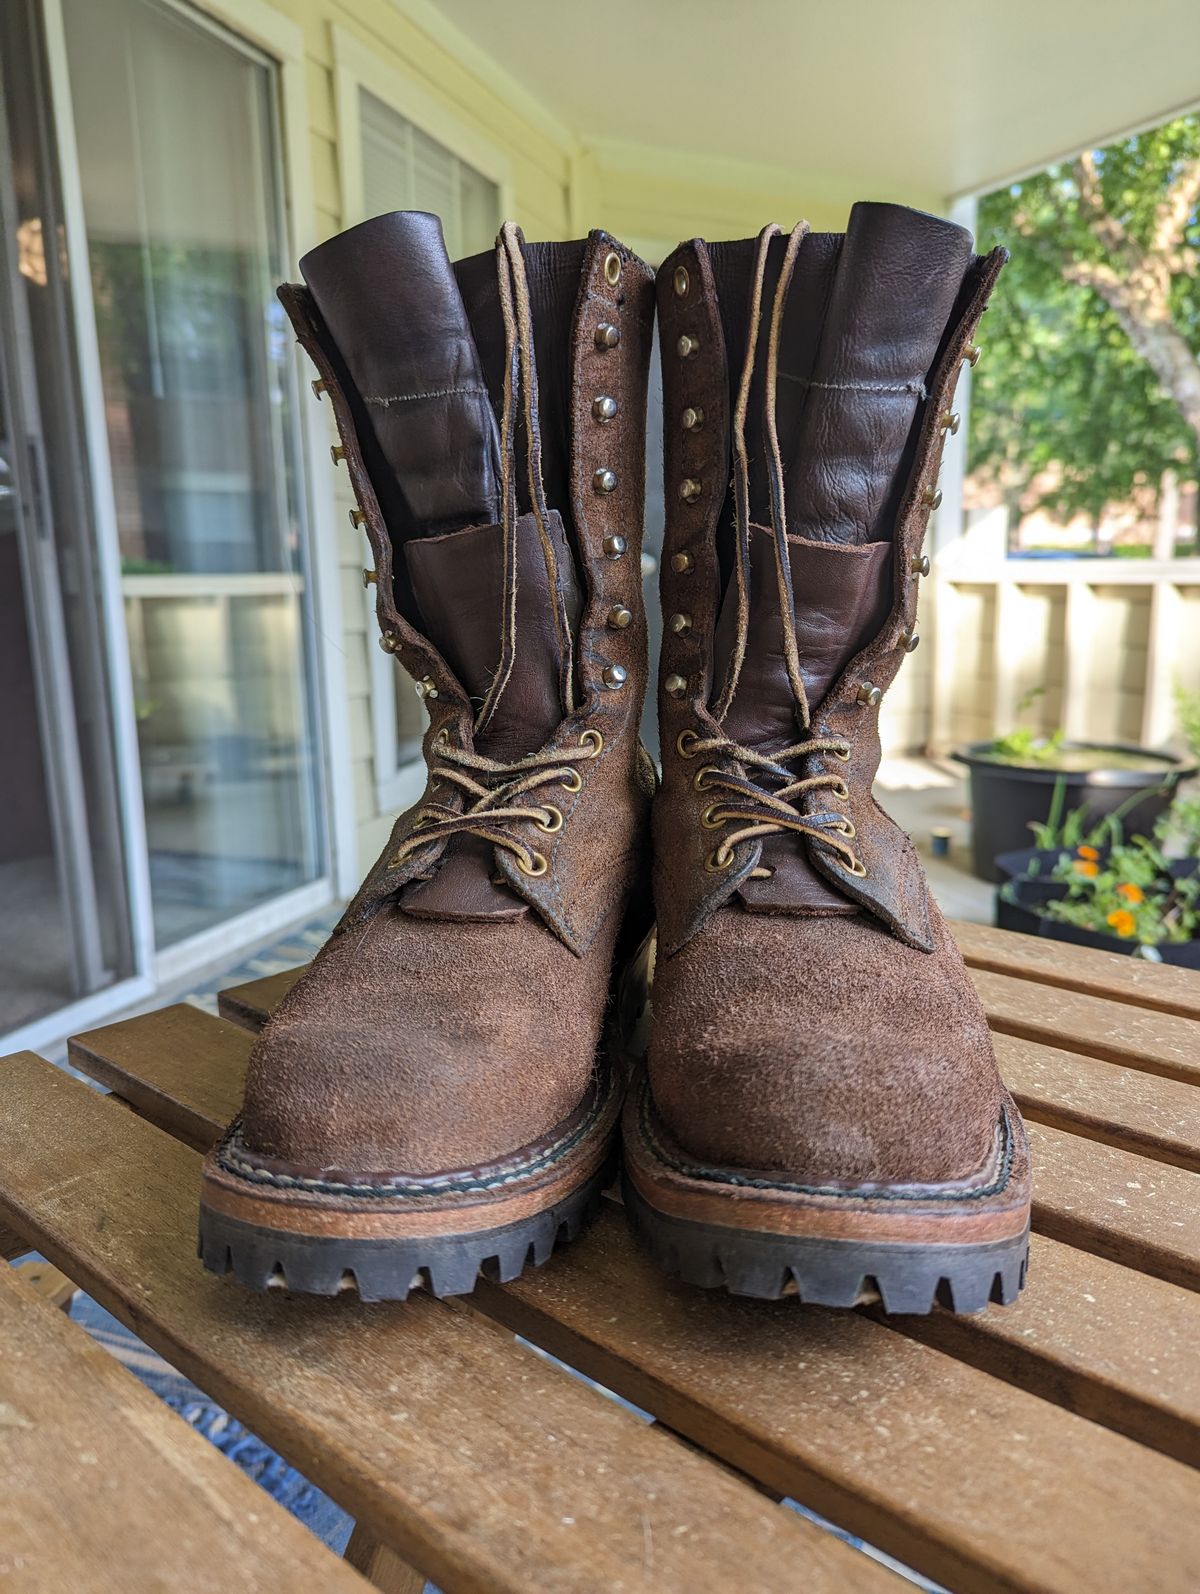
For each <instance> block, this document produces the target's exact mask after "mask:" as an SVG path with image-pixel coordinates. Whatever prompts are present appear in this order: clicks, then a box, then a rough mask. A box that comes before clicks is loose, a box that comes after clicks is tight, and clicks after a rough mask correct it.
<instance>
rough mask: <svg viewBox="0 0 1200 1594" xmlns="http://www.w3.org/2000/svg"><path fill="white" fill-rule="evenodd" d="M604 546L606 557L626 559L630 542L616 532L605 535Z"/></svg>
mask: <svg viewBox="0 0 1200 1594" xmlns="http://www.w3.org/2000/svg"><path fill="white" fill-rule="evenodd" d="M603 546H604V557H605V558H606V559H624V557H625V550H626V549H627V548H628V547H629V544H628V543H627V542H626V541H625V539H624V537H620V536H618V535H617V534H616V533H615V532H614V533H613V535H612V536H611V537H605V539H604V545H603Z"/></svg>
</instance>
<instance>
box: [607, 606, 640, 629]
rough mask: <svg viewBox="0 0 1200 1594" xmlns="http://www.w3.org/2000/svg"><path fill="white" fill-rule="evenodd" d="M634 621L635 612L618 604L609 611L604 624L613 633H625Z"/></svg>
mask: <svg viewBox="0 0 1200 1594" xmlns="http://www.w3.org/2000/svg"><path fill="white" fill-rule="evenodd" d="M632 619H633V610H632V609H627V608H626V607H625V605H624V604H623V603H618V604H615V605H614V607H613V608H611V609H610V610H609V611H608V614H607V615H606V616H605V621H604V623H605V624H606V625H607V626H608V627H609V628H610V629H611V630H613V631H624V629H625V627H626V626H627V625H629V623H630V622H631V621H632Z"/></svg>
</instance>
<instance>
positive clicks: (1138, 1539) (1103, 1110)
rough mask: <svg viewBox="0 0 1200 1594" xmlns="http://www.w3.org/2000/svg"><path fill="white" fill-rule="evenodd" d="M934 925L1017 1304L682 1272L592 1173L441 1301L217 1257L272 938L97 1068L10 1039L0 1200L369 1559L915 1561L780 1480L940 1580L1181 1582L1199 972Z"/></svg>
mask: <svg viewBox="0 0 1200 1594" xmlns="http://www.w3.org/2000/svg"><path fill="white" fill-rule="evenodd" d="M956 933H957V934H958V936H959V940H960V944H961V945H962V947H963V950H964V953H965V955H966V957H967V960H968V963H969V964H970V965H971V967H972V970H973V973H974V976H975V978H976V980H977V982H978V985H979V989H980V991H981V993H982V995H983V998H984V1002H985V1006H986V1007H987V1010H988V1013H989V1018H990V1021H991V1023H992V1025H993V1028H994V1030H995V1032H996V1040H997V1049H998V1052H999V1055H1000V1060H1001V1066H1002V1069H1003V1071H1004V1073H1005V1075H1006V1078H1007V1079H1008V1080H1009V1083H1010V1084H1011V1086H1012V1088H1013V1090H1014V1092H1015V1094H1016V1095H1017V1097H1018V1099H1019V1100H1020V1103H1021V1106H1022V1109H1023V1110H1024V1112H1025V1113H1026V1116H1027V1118H1028V1120H1029V1123H1030V1130H1031V1137H1032V1139H1033V1142H1034V1155H1035V1164H1036V1171H1035V1204H1034V1228H1035V1231H1036V1232H1035V1237H1034V1244H1033V1258H1032V1268H1031V1280H1030V1285H1029V1288H1028V1290H1027V1291H1026V1293H1025V1294H1024V1296H1023V1297H1022V1299H1021V1301H1020V1303H1019V1304H1018V1305H1017V1306H1015V1307H1013V1308H1010V1309H1009V1310H999V1309H995V1308H993V1309H992V1310H990V1311H988V1312H987V1313H984V1314H982V1315H980V1316H978V1317H970V1318H955V1317H952V1316H950V1315H948V1314H946V1313H944V1312H940V1311H939V1312H935V1313H934V1314H933V1315H932V1316H930V1317H928V1318H887V1317H885V1316H883V1315H882V1314H881V1313H880V1312H879V1311H878V1309H876V1308H869V1307H868V1308H863V1309H860V1310H859V1311H857V1312H852V1313H836V1312H829V1311H824V1310H822V1309H819V1308H808V1307H803V1306H799V1305H797V1304H796V1303H795V1302H789V1301H782V1302H777V1303H762V1302H756V1301H739V1300H735V1299H731V1298H729V1297H727V1296H724V1295H720V1294H708V1293H705V1292H701V1291H698V1290H693V1289H688V1288H685V1287H682V1286H677V1285H673V1284H671V1283H670V1282H669V1281H667V1280H665V1279H664V1278H663V1277H662V1276H661V1275H660V1274H659V1273H658V1272H657V1270H656V1269H655V1268H654V1267H653V1266H652V1265H651V1264H649V1263H648V1262H647V1260H646V1259H645V1258H644V1257H643V1256H642V1255H641V1254H640V1253H639V1251H638V1250H637V1248H636V1246H635V1244H634V1243H633V1241H632V1240H631V1238H630V1236H629V1234H628V1233H627V1230H626V1226H625V1221H624V1216H623V1214H622V1212H621V1211H620V1209H619V1206H618V1205H617V1204H616V1203H615V1202H613V1203H610V1204H608V1206H607V1208H606V1210H605V1211H604V1212H602V1213H601V1215H600V1217H599V1219H598V1220H597V1221H596V1223H595V1224H594V1225H593V1226H592V1227H591V1228H590V1229H589V1230H588V1231H587V1233H586V1234H585V1235H584V1236H583V1238H582V1239H580V1240H579V1241H577V1242H576V1243H575V1244H574V1245H572V1246H571V1247H569V1248H568V1249H566V1250H564V1251H563V1252H561V1253H560V1254H559V1255H558V1256H556V1257H555V1258H554V1260H553V1261H552V1262H551V1263H550V1264H549V1265H548V1266H547V1267H545V1268H543V1269H540V1270H537V1271H534V1272H532V1273H528V1274H526V1275H525V1276H524V1277H523V1278H521V1279H520V1280H518V1281H516V1282H515V1283H513V1284H510V1285H504V1286H501V1285H496V1284H491V1283H486V1282H482V1283H481V1284H480V1287H479V1289H478V1291H477V1292H476V1294H475V1295H474V1296H472V1297H470V1299H469V1300H468V1301H465V1302H438V1301H434V1300H432V1299H430V1298H427V1297H420V1298H414V1299H412V1300H410V1301H409V1302H407V1303H405V1304H391V1305H375V1306H367V1307H364V1306H363V1305H361V1304H360V1303H358V1302H357V1301H356V1300H354V1299H345V1298H341V1299H336V1300H332V1301H323V1300H307V1299H292V1298H289V1297H286V1296H277V1295H273V1294H271V1295H265V1296H261V1295H253V1294H249V1293H247V1292H244V1291H241V1290H240V1289H238V1288H237V1287H236V1286H234V1285H232V1284H231V1283H230V1282H228V1281H226V1280H220V1279H216V1278H212V1277H210V1276H209V1275H207V1274H205V1273H204V1272H203V1271H202V1270H201V1269H200V1267H199V1264H198V1263H197V1262H196V1261H195V1257H194V1249H195V1242H194V1233H195V1211H196V1197H197V1176H198V1168H199V1154H200V1152H201V1151H202V1150H203V1149H204V1148H206V1147H207V1146H208V1145H210V1144H211V1143H212V1141H213V1139H214V1138H215V1137H216V1135H217V1134H218V1132H219V1131H220V1129H221V1128H222V1127H223V1126H224V1123H225V1122H226V1120H227V1119H228V1117H229V1116H230V1115H231V1114H232V1112H233V1111H234V1110H235V1108H236V1105H237V1102H238V1098H239V1094H240V1087H241V1079H242V1074H243V1071H244V1067H245V1063H246V1058H247V1055H248V1053H249V1049H250V1046H251V1044H252V1041H253V1033H252V1032H253V1030H254V1028H255V1027H256V1026H258V1025H260V1024H261V1023H262V1022H263V1020H264V1019H265V1017H266V1016H267V1014H268V1013H269V1012H270V1010H271V1009H272V1007H273V1006H274V1005H275V1003H277V1002H278V1001H279V1000H280V998H281V997H282V995H283V994H284V992H285V991H286V989H287V988H288V986H289V985H290V983H291V982H292V980H293V979H294V978H295V974H294V973H293V974H288V975H280V976H276V977H273V978H271V979H267V980H260V981H255V982H253V983H251V984H249V985H244V986H241V987H239V988H238V989H236V990H234V991H231V992H227V993H226V994H225V997H224V998H223V1001H222V1012H223V1014H224V1015H225V1016H224V1018H220V1019H218V1018H212V1017H210V1016H208V1015H206V1014H204V1013H202V1012H200V1011H199V1010H198V1009H195V1008H192V1007H188V1006H181V1007H174V1008H168V1009H166V1010H165V1011H164V1012H161V1013H157V1014H152V1015H149V1016H146V1017H141V1018H137V1019H132V1020H129V1021H127V1022H124V1023H120V1024H114V1025H110V1026H108V1027H107V1028H105V1029H102V1030H96V1031H93V1032H92V1033H91V1034H89V1035H85V1036H81V1037H79V1038H78V1039H77V1040H76V1041H75V1042H73V1043H72V1047H71V1058H72V1061H73V1062H74V1063H75V1064H76V1066H77V1067H79V1068H80V1069H82V1070H84V1071H85V1072H88V1073H90V1074H91V1075H93V1076H94V1077H95V1078H96V1079H98V1080H100V1081H101V1082H102V1083H104V1084H105V1085H107V1086H108V1087H109V1088H110V1089H111V1090H112V1091H113V1092H114V1093H115V1095H114V1096H102V1095H99V1094H97V1093H96V1092H94V1091H90V1090H88V1089H87V1087H86V1086H83V1085H81V1084H79V1083H78V1082H77V1081H75V1080H73V1079H71V1078H69V1077H68V1076H65V1075H64V1074H62V1073H61V1072H59V1071H57V1070H55V1069H52V1068H51V1067H50V1066H49V1065H48V1064H45V1063H43V1062H42V1061H41V1060H40V1059H38V1058H36V1057H33V1056H31V1055H29V1054H23V1055H20V1056H17V1057H15V1058H10V1059H8V1060H6V1061H5V1062H4V1063H2V1064H0V1070H2V1071H0V1080H2V1082H3V1083H2V1085H0V1089H2V1091H3V1101H4V1103H5V1111H4V1113H3V1115H2V1119H0V1224H3V1225H6V1226H7V1227H8V1228H10V1229H12V1230H15V1231H16V1232H17V1233H18V1234H20V1235H22V1236H24V1237H25V1238H26V1239H27V1240H28V1241H29V1242H30V1243H31V1244H34V1245H36V1246H37V1247H38V1248H39V1249H41V1250H42V1251H43V1252H44V1253H45V1254H46V1255H48V1256H49V1257H50V1258H51V1260H52V1261H53V1262H54V1263H55V1264H56V1265H57V1266H59V1267H60V1268H62V1269H63V1271H64V1272H66V1273H67V1274H68V1275H69V1276H70V1278H71V1279H72V1280H74V1281H76V1282H78V1283H79V1284H80V1285H81V1286H82V1287H83V1288H85V1289H87V1290H89V1291H90V1292H91V1293H92V1294H93V1295H95V1296H96V1297H97V1299H99V1300H100V1301H101V1302H102V1303H103V1304H104V1305H106V1306H107V1307H108V1308H109V1309H110V1310H111V1311H112V1312H114V1313H115V1314H116V1315H117V1316H118V1317H120V1318H122V1319H123V1320H124V1321H125V1322H127V1323H129V1324H130V1325H131V1326H132V1327H133V1328H134V1329H135V1330H136V1331H137V1332H138V1333H139V1334H140V1335H141V1336H142V1337H143V1338H144V1339H145V1340H146V1341H147V1342H148V1343H150V1344H151V1345H153V1346H154V1347H155V1348H156V1349H158V1350H159V1351H161V1352H162V1354H163V1355H165V1356H166V1357H167V1358H168V1359H169V1360H170V1361H172V1362H173V1363H174V1364H175V1365H176V1366H178V1367H179V1368H180V1369H181V1370H182V1371H183V1372H185V1373H186V1374H187V1375H188V1376H189V1377H191V1378H192V1379H194V1380H195V1382H196V1383H198V1384H199V1385H201V1387H203V1388H205V1389H206V1390H208V1391H209V1392H210V1393H211V1394H212V1395H213V1396H214V1398H216V1399H217V1400H219V1401H220V1402H221V1403H222V1404H224V1405H225V1406H226V1407H227V1408H228V1409H229V1410H230V1411H231V1412H233V1413H234V1414H235V1415H236V1416H238V1417H239V1418H240V1419H241V1420H242V1421H243V1422H245V1423H246V1424H247V1425H248V1426H250V1427H251V1428H252V1429H254V1430H255V1431H256V1432H257V1433H259V1434H260V1435H262V1437H263V1438H264V1439H266V1440H267V1441H268V1442H269V1443H271V1444H273V1445H274V1446H275V1447H276V1448H277V1449H278V1450H279V1451H280V1452H281V1453H282V1454H283V1455H284V1456H285V1457H286V1458H287V1459H288V1460H290V1461H291V1462H292V1463H293V1464H295V1465H296V1466H297V1467H299V1468H300V1469H301V1470H302V1471H303V1472H305V1473H306V1474H307V1475H308V1476H309V1477H311V1478H312V1479H313V1481H314V1482H315V1483H317V1484H319V1485H320V1486H321V1487H322V1488H324V1489H325V1490H327V1491H328V1492H329V1493H330V1494H331V1495H332V1496H333V1497H334V1498H335V1499H337V1500H338V1501H340V1502H341V1503H342V1504H343V1505H344V1506H345V1508H346V1509H347V1510H348V1511H349V1512H351V1513H352V1515H353V1516H354V1517H355V1518H356V1520H357V1522H358V1528H357V1530H356V1534H355V1539H354V1542H353V1545H352V1554H351V1559H352V1561H353V1564H354V1565H355V1566H357V1567H360V1568H361V1569H363V1570H364V1571H365V1572H366V1573H367V1574H368V1576H369V1577H370V1578H371V1579H372V1580H373V1581H374V1582H375V1584H376V1586H377V1587H379V1588H384V1589H391V1590H404V1591H411V1590H416V1589H419V1588H420V1586H421V1582H422V1578H423V1576H425V1575H428V1576H429V1577H431V1578H433V1579H434V1580H435V1581H436V1582H438V1583H439V1585H440V1586H441V1587H442V1588H444V1589H446V1590H448V1591H450V1594H453V1591H456V1590H460V1589H468V1590H510V1591H513V1594H517V1591H520V1594H528V1591H530V1590H539V1589H556V1590H571V1591H574V1590H596V1591H600V1590H604V1591H614V1590H622V1591H623V1590H633V1589H646V1590H650V1589H653V1590H675V1589H679V1590H687V1591H689V1594H690V1591H693V1590H696V1591H704V1590H710V1589H711V1590H714V1591H715V1590H718V1589H719V1590H722V1591H723V1594H730V1591H736V1594H741V1591H745V1590H759V1589H762V1590H768V1589H770V1590H776V1589H778V1590H801V1589H803V1590H824V1589H830V1590H838V1591H846V1590H849V1591H854V1590H859V1589H880V1590H882V1589H885V1588H892V1589H902V1588H903V1587H904V1586H905V1584H904V1582H903V1580H902V1579H901V1578H900V1577H899V1575H898V1574H897V1573H895V1572H894V1571H893V1570H891V1569H890V1568H889V1567H887V1566H885V1565H883V1564H881V1563H880V1562H878V1561H877V1560H875V1559H873V1558H870V1557H868V1556H866V1555H864V1554H862V1553H861V1552H859V1551H858V1550H856V1549H855V1548H853V1547H852V1546H850V1545H848V1544H846V1543H844V1542H842V1541H841V1540H840V1539H839V1538H837V1537H835V1536H834V1535H832V1534H830V1533H828V1532H827V1531H825V1530H823V1529H822V1528H821V1527H819V1526H817V1525H816V1524H814V1523H813V1522H811V1521H809V1520H807V1519H806V1518H804V1517H802V1516H800V1515H798V1514H797V1513H795V1512H793V1511H791V1510H789V1509H787V1507H786V1506H784V1505H781V1504H779V1503H777V1502H778V1501H779V1499H780V1498H781V1497H790V1498H792V1499H796V1500H799V1501H800V1502H802V1503H803V1504H804V1505H806V1506H808V1507H809V1508H810V1509H812V1510H813V1511H816V1512H817V1513H819V1514H821V1515H823V1516H825V1517H827V1518H829V1519H830V1520H831V1521H832V1522H834V1523H836V1524H837V1525H838V1526H839V1527H841V1528H843V1529H845V1530H847V1531H848V1532H849V1533H851V1534H853V1535H855V1536H858V1537H861V1538H863V1539H865V1540H867V1541H868V1542H869V1543H871V1544H873V1545H875V1546H877V1547H878V1548H879V1549H880V1550H882V1551H884V1552H886V1553H887V1554H889V1555H891V1556H893V1557H895V1558H896V1559H897V1560H899V1561H900V1562H902V1563H903V1564H905V1565H907V1566H909V1567H912V1568H914V1569H916V1570H917V1571H918V1572H920V1573H922V1574H924V1575H925V1576H927V1577H929V1578H931V1579H934V1580H936V1581H938V1582H941V1583H944V1584H946V1585H947V1586H949V1587H951V1588H953V1589H957V1590H1062V1591H1066V1590H1071V1591H1074V1590H1080V1591H1083V1590H1087V1591H1089V1594H1091V1591H1103V1590H1114V1591H1115V1590H1118V1589H1119V1590H1122V1591H1127V1590H1142V1589H1147V1590H1148V1589H1155V1590H1174V1589H1179V1590H1184V1589H1189V1590H1190V1589H1191V1588H1194V1587H1195V1580H1196V1575H1197V1573H1196V1568H1197V1565H1198V1564H1200V1477H1198V1475H1197V1470H1196V1469H1197V1468H1200V1295H1198V1294H1197V1290H1198V1289H1200V1088H1197V1086H1198V1085H1200V1079H1198V1078H1197V1074H1198V1072H1200V979H1195V978H1194V977H1193V976H1191V975H1189V974H1184V973H1181V972H1180V971H1177V970H1172V969H1164V968H1159V967H1154V966H1151V965H1148V964H1134V963H1132V962H1131V961H1129V960H1125V959H1121V958H1118V957H1112V956H1109V955H1107V954H1103V953H1094V952H1087V951H1081V950H1078V949H1075V948H1071V947H1065V946H1064V947H1053V948H1048V947H1047V944H1046V943H1045V942H1042V941H1036V940H1029V939H1027V938H1025V937H1019V936H1013V935H1008V934H1005V933H1003V932H999V931H994V930H989V929H984V928H982V927H980V926H975V925H960V926H957V927H956ZM128 1107H132V1108H133V1111H132V1112H130V1111H128V1110H127V1108H128ZM508 1331H512V1332H508ZM513 1333H515V1334H518V1335H520V1336H522V1337H523V1339H524V1340H525V1341H527V1342H531V1344H529V1343H522V1342H521V1341H519V1340H517V1339H515V1338H514V1337H513ZM531 1345H532V1346H536V1347H540V1348H541V1350H543V1351H545V1352H549V1353H550V1354H551V1355H552V1356H554V1357H557V1358H560V1359H561V1360H562V1361H565V1362H567V1363H568V1364H569V1365H570V1366H571V1367H573V1368H575V1369H577V1370H578V1371H580V1372H582V1373H583V1374H584V1375H586V1377H587V1378H589V1379H594V1380H596V1381H597V1382H598V1383H600V1384H602V1385H603V1386H605V1388H607V1389H609V1390H613V1391H616V1392H617V1393H619V1394H620V1395H622V1396H624V1397H625V1398H626V1399H627V1400H629V1401H631V1402H633V1403H634V1404H635V1405H636V1406H638V1407H639V1408H641V1409H642V1410H643V1411H645V1412H647V1413H650V1414H651V1415H652V1416H653V1417H654V1418H655V1419H656V1421H655V1422H654V1423H652V1424H651V1423H647V1422H646V1421H644V1420H643V1419H642V1418H640V1417H639V1416H638V1415H637V1414H635V1413H633V1412H631V1411H629V1410H628V1409H626V1408H625V1407H623V1406H620V1405H618V1404H616V1403H614V1402H613V1401H611V1400H610V1399H609V1398H608V1397H607V1396H606V1395H605V1394H604V1393H602V1392H601V1391H600V1390H597V1389H595V1388H593V1387H591V1386H590V1385H589V1384H587V1383H585V1382H583V1381H581V1380H579V1379H577V1378H574V1377H572V1376H571V1375H570V1373H569V1372H567V1371H565V1370H564V1369H562V1368H560V1367H558V1366H556V1365H554V1364H553V1363H552V1362H547V1361H546V1360H545V1359H544V1358H543V1357H540V1356H539V1355H538V1354H537V1352H536V1351H535V1350H534V1349H533V1348H531ZM166 1586H170V1585H169V1584H168V1585H166ZM180 1586H181V1587H183V1586H187V1585H182V1584H181V1585H180ZM289 1586H290V1585H289ZM330 1586H333V1585H332V1584H331V1585H330Z"/></svg>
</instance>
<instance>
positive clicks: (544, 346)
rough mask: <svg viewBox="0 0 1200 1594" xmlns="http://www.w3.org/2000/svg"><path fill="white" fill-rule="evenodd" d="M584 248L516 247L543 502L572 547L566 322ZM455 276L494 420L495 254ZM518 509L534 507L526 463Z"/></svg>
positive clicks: (498, 346)
mask: <svg viewBox="0 0 1200 1594" xmlns="http://www.w3.org/2000/svg"><path fill="white" fill-rule="evenodd" d="M586 249H587V244H586V243H585V242H579V243H565V244H529V243H527V244H524V245H523V246H522V249H521V254H522V257H523V258H524V261H525V274H526V278H527V280H528V283H529V307H530V312H531V315H532V318H533V343H534V352H535V357H536V363H537V378H538V419H539V421H540V425H541V437H542V480H543V481H544V483H545V487H546V502H547V503H548V504H549V505H550V507H551V508H552V509H557V510H558V512H559V513H560V515H561V516H562V520H563V528H564V530H565V531H566V533H567V540H568V541H569V542H570V543H571V545H572V547H573V548H576V539H575V527H574V523H573V518H572V515H571V431H570V413H571V411H570V389H571V324H572V319H573V316H574V313H575V307H576V304H577V302H578V299H579V292H580V277H581V274H582V272H583V260H584V253H585V251H586ZM454 274H455V276H456V278H457V279H458V286H459V291H460V292H461V294H462V299H463V305H464V307H465V309H466V312H467V319H468V320H469V322H470V325H471V331H472V333H473V335H474V339H475V347H476V348H477V349H478V351H479V360H480V365H481V367H482V370H483V378H484V381H485V382H486V384H487V388H488V392H489V393H490V394H491V398H492V407H493V408H494V410H495V412H496V414H497V415H499V414H500V413H501V412H502V410H503V407H504V323H503V320H502V319H501V315H500V296H499V290H498V288H497V285H496V257H495V254H494V252H493V251H491V250H489V251H488V252H487V253H486V254H481V255H472V256H470V257H469V258H468V259H466V260H459V261H457V262H456V263H455V266H454ZM522 447H523V445H522ZM517 504H518V506H519V507H520V509H521V511H522V512H524V511H526V510H528V509H530V508H531V507H532V505H531V504H530V502H529V485H528V481H527V478H526V472H525V470H524V468H523V463H522V466H521V467H519V468H518V470H517ZM577 551H578V550H577V548H576V552H577Z"/></svg>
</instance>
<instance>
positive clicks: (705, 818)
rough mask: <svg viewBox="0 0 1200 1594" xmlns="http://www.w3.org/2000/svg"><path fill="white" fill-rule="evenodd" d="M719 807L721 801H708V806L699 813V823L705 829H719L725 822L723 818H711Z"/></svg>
mask: <svg viewBox="0 0 1200 1594" xmlns="http://www.w3.org/2000/svg"><path fill="white" fill-rule="evenodd" d="M721 807H722V804H721V803H709V805H708V807H707V808H706V809H705V810H704V812H703V813H702V814H701V815H700V823H701V824H702V825H703V826H704V828H705V830H719V829H720V828H721V826H722V825H723V824H724V823H725V821H724V820H723V819H714V818H713V815H714V814H715V813H717V812H718V811H719V810H720V808H721Z"/></svg>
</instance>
